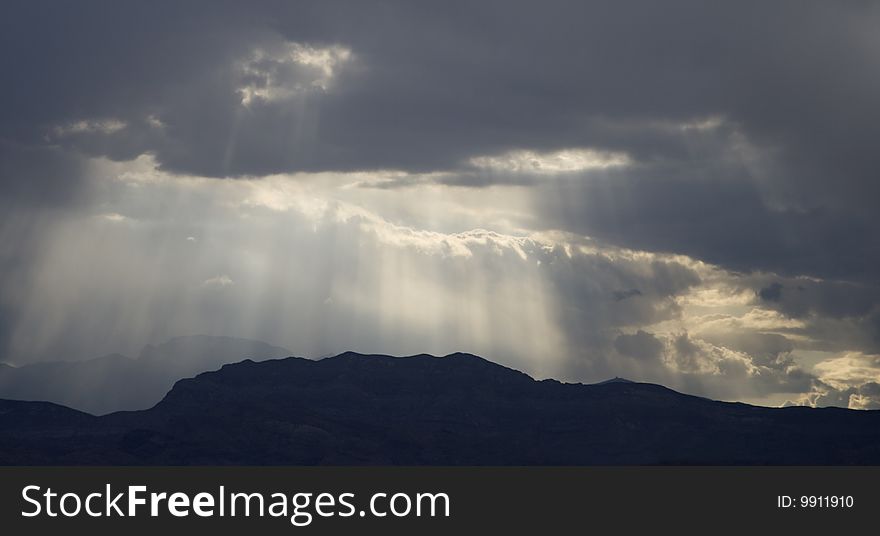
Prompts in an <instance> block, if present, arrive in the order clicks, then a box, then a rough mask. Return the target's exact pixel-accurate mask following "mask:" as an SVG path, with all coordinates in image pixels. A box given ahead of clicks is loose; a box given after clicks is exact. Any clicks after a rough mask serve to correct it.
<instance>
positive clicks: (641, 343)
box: [614, 330, 664, 360]
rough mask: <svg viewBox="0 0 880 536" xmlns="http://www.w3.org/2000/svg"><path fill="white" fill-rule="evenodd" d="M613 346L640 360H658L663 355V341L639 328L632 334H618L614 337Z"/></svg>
mask: <svg viewBox="0 0 880 536" xmlns="http://www.w3.org/2000/svg"><path fill="white" fill-rule="evenodd" d="M614 348H615V349H616V350H617V351H618V352H620V353H621V354H623V355H626V356H630V357H634V358H636V359H640V360H652V359H653V360H659V359H660V357H661V356H662V355H663V348H664V346H663V342H662V341H660V340H659V339H658V338H657V337H655V336H654V335H652V334H651V333H648V332H646V331H642V330H639V331H637V332H635V333H634V334H632V335H627V334H623V335H619V336H618V337H617V338H616V339H614Z"/></svg>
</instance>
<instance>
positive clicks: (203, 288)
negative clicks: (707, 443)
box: [0, 1, 880, 407]
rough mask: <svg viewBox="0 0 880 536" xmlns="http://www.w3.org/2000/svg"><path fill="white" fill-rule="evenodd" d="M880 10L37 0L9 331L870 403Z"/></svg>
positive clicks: (11, 122)
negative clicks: (250, 343) (209, 341)
mask: <svg viewBox="0 0 880 536" xmlns="http://www.w3.org/2000/svg"><path fill="white" fill-rule="evenodd" d="M878 23H880V9H878V7H877V6H876V5H874V4H871V3H866V2H855V1H853V2H836V3H827V2H794V1H792V2H773V3H767V2H750V1H746V2H736V3H727V4H725V5H715V4H707V3H705V2H688V1H677V2H664V3H662V4H660V3H656V2H619V1H617V2H602V1H591V2H562V1H560V2H555V1H551V2H543V3H540V4H537V3H534V2H494V1H482V2H457V1H452V2H443V3H435V4H431V5H427V4H414V3H411V2H391V1H385V2H373V3H369V4H366V3H363V2H339V1H321V2H306V1H301V2H268V1H266V2H247V3H244V2H186V3H180V2H151V3H134V2H109V1H107V2H98V1H87V2H77V3H75V4H73V3H57V2H39V1H37V2H13V3H10V4H8V5H7V6H5V8H4V16H3V17H2V22H0V30H2V31H0V68H2V70H3V72H5V73H8V76H7V83H5V84H3V85H2V86H0V102H3V105H2V114H0V207H3V215H2V216H0V239H2V246H3V247H2V252H0V270H2V275H3V282H2V283H0V285H2V290H3V296H2V299H0V318H2V327H0V349H2V354H0V357H2V359H4V360H6V361H10V362H19V363H24V362H31V361H39V360H44V359H50V358H59V356H63V358H64V359H80V358H85V357H92V356H95V355H100V354H101V353H109V352H117V351H122V352H125V351H128V352H131V351H134V349H136V348H140V347H141V346H143V345H144V344H146V343H150V342H161V339H163V338H167V337H172V336H176V335H187V334H191V333H216V334H224V335H236V336H247V337H251V338H261V339H263V340H266V341H267V342H270V343H273V344H279V345H282V346H285V347H288V348H290V349H291V350H295V351H297V352H299V353H302V354H304V355H309V356H319V355H324V354H325V353H330V352H334V351H344V350H350V349H352V350H360V351H377V352H386V353H406V352H412V353H418V352H422V351H434V352H437V353H444V352H451V351H456V350H463V351H470V352H473V353H480V354H482V355H485V356H486V357H488V358H490V359H494V360H498V361H502V362H505V363H508V364H511V365H515V366H518V367H520V368H523V369H524V370H527V371H529V372H532V373H534V374H536V375H543V376H547V375H555V376H557V377H562V378H564V379H569V380H574V381H596V380H601V379H604V378H605V377H608V376H612V375H628V376H630V377H633V379H641V380H647V381H658V382H662V383H665V384H667V385H671V386H674V387H677V388H681V389H686V390H688V391H689V392H696V393H699V394H706V395H709V396H716V397H724V398H729V399H744V400H751V401H756V402H760V403H772V404H777V403H783V402H784V401H785V400H787V399H791V400H794V401H796V402H799V403H821V402H822V401H827V400H832V399H834V400H836V402H835V403H840V401H841V400H844V399H846V403H847V404H849V405H852V406H854V407H856V406H858V407H867V406H869V405H870V404H869V402H868V399H869V398H870V397H873V396H874V390H873V389H874V388H873V387H872V386H871V385H876V383H873V384H872V383H871V382H875V381H876V380H877V379H878V377H877V376H871V374H869V373H864V370H868V371H873V370H875V368H874V364H875V363H876V361H875V360H874V356H876V355H877V354H878V352H880V279H878V272H877V270H876V266H878V264H880V247H878V242H877V240H876V236H877V235H878V232H880V218H878V217H877V216H876V213H877V210H876V207H875V205H876V200H877V199H878V198H880V187H878V184H880V183H878V181H877V180H876V178H875V174H876V170H877V169H878V168H880V156H878V155H880V153H878V152H877V151H876V148H875V147H874V140H876V139H880V126H878V125H880V107H878V106H877V105H876V95H877V94H878V93H880V63H878V56H877V54H876V51H877V50H878V47H880V37H878V34H877V32H876V27H877V24H878ZM420 300H421V302H424V303H427V304H431V305H432V307H427V308H426V307H423V305H424V304H423V303H421V302H420ZM74 312H76V314H74ZM96 341H99V342H96ZM853 360H856V361H858V362H859V363H862V364H863V365H864V366H860V367H858V368H856V367H852V366H849V365H850V364H852V363H853V362H854V361H853ZM856 369H857V370H858V371H859V373H858V374H856V373H855V372H854V371H855V370H856ZM863 369H864V370H863ZM876 370H878V371H880V367H877V368H876ZM846 374H850V376H847V378H850V379H851V380H852V382H856V384H852V382H850V379H845V378H843V376H841V375H846ZM858 382H861V383H858ZM840 393H844V394H840ZM838 395H839V396H838ZM835 396H836V397H837V398H835ZM870 399H871V400H873V398H870Z"/></svg>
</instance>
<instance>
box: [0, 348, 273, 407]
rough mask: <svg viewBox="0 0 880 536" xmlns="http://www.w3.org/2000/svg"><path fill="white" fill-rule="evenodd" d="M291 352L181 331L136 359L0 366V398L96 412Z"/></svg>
mask: <svg viewBox="0 0 880 536" xmlns="http://www.w3.org/2000/svg"><path fill="white" fill-rule="evenodd" d="M288 355H290V352H289V351H287V350H285V349H283V348H278V347H275V346H271V345H268V344H266V343H262V342H259V341H251V340H247V339H235V338H232V337H210V336H204V335H200V336H194V337H178V338H175V339H171V340H170V341H168V342H166V343H164V344H160V345H157V346H153V345H150V346H147V347H146V348H144V350H143V351H142V352H141V354H140V356H139V357H138V358H137V359H130V358H128V357H125V356H123V355H119V354H112V355H108V356H105V357H99V358H97V359H89V360H86V361H54V362H46V363H34V364H31V365H26V366H22V367H9V366H0V398H6V399H13V400H46V401H49V402H55V403H56V404H63V405H65V406H68V407H71V408H76V409H79V410H82V411H87V412H89V413H93V414H96V415H102V414H105V413H110V412H112V411H120V410H135V409H146V408H149V407H151V406H153V405H155V404H156V403H157V402H158V401H160V400H161V399H162V397H163V396H165V394H166V393H168V390H169V389H171V387H172V386H173V385H174V382H176V381H177V380H179V379H181V378H187V377H190V376H194V375H196V374H198V373H200V372H205V371H207V370H215V369H217V368H219V367H221V366H223V365H225V364H226V363H233V362H236V361H240V360H241V359H242V358H244V357H249V358H252V359H257V360H261V359H270V358H277V357H285V356H288Z"/></svg>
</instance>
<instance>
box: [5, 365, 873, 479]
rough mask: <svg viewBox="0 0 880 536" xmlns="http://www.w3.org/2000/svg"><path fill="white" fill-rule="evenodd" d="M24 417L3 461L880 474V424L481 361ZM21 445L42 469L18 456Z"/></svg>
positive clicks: (176, 394) (272, 381)
mask: <svg viewBox="0 0 880 536" xmlns="http://www.w3.org/2000/svg"><path fill="white" fill-rule="evenodd" d="M56 408H57V407H53V408H52V411H55V409H56ZM48 410H49V408H32V409H30V410H28V411H29V412H30V413H35V414H39V415H42V412H43V411H47V412H48ZM22 411H24V410H23V408H21V407H18V408H17V409H13V410H11V411H7V412H6V413H0V438H2V441H0V447H2V448H0V462H2V463H7V464H16V463H110V464H113V463H138V464H140V463H144V464H417V465H418V464H433V465H451V464H480V465H482V464H519V465H536V464H722V465H727V464H876V463H880V412H865V411H850V410H842V409H809V408H784V409H772V408H760V407H754V406H748V405H745V404H731V403H724V402H715V401H712V400H707V399H703V398H698V397H693V396H687V395H682V394H679V393H676V392H674V391H671V390H669V389H666V388H664V387H660V386H657V385H650V384H639V383H629V382H611V383H604V384H597V385H580V384H562V383H559V382H556V381H552V380H545V381H535V380H533V379H531V378H529V377H528V376H526V375H525V374H522V373H520V372H517V371H514V370H510V369H507V368H504V367H501V366H498V365H495V364H493V363H490V362H488V361H485V360H483V359H481V358H478V357H475V356H471V355H466V354H453V355H450V356H446V357H444V358H436V357H431V356H425V355H422V356H414V357H409V358H392V357H387V356H363V355H358V354H351V353H349V354H342V355H340V356H337V357H333V358H328V359H324V360H321V361H310V360H305V359H298V358H288V359H283V360H275V361H265V362H262V363H254V362H252V361H243V362H241V363H237V364H235V365H226V366H224V367H223V368H222V369H221V370H219V371H216V372H210V373H205V374H201V375H199V376H197V377H196V378H193V379H188V380H181V381H179V382H177V384H175V386H174V388H173V389H172V390H171V392H170V393H169V394H168V395H167V396H166V397H165V399H163V400H162V402H160V403H159V404H158V405H156V406H155V407H154V408H152V409H150V410H146V411H138V412H126V413H116V414H111V415H107V416H105V417H100V418H94V417H93V418H85V417H82V414H76V413H74V414H71V415H69V416H68V417H65V418H63V419H61V421H60V422H59V421H56V420H52V419H49V420H48V421H45V423H44V424H41V425H36V424H35V425H33V426H31V427H30V428H29V429H27V430H22V429H20V428H19V429H16V428H15V426H14V425H13V426H10V424H9V423H13V424H14V423H15V422H19V421H22V420H27V419H29V418H31V417H22V416H21V412H22ZM86 417H88V416H86ZM42 418H43V417H40V419H42ZM35 422H36V418H35ZM41 422H44V421H41ZM65 433H66V434H69V437H70V441H69V442H66V441H64V440H63V439H62V437H63V436H64V434H65ZM47 434H49V435H51V437H52V438H53V440H52V441H44V438H46V437H47ZM16 437H18V438H19V440H20V441H21V442H22V443H26V444H27V445H29V450H28V456H27V457H22V453H21V450H20V449H18V450H16V449H9V445H11V444H12V445H15V444H16V439H15V438H16ZM59 445H64V446H59ZM59 449H60V450H59ZM98 460H100V461H98Z"/></svg>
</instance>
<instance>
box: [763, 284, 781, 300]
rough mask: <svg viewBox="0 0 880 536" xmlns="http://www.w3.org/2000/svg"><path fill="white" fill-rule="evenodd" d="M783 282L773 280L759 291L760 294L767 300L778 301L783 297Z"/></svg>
mask: <svg viewBox="0 0 880 536" xmlns="http://www.w3.org/2000/svg"><path fill="white" fill-rule="evenodd" d="M783 288H785V287H783V285H782V283H778V282H773V283H770V284H769V285H768V286H766V287H764V288H762V289H761V290H759V291H758V296H759V297H760V298H761V299H762V300H765V301H772V302H778V301H779V300H780V299H781V298H782V289H783Z"/></svg>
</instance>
